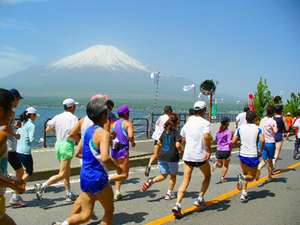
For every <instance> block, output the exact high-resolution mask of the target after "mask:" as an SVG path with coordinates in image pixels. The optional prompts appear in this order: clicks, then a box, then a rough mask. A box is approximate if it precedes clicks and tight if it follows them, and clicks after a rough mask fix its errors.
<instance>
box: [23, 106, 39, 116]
mask: <svg viewBox="0 0 300 225" xmlns="http://www.w3.org/2000/svg"><path fill="white" fill-rule="evenodd" d="M28 114H36V115H37V116H38V117H39V116H40V114H38V113H37V110H36V108H34V107H28V108H27V109H26V115H28Z"/></svg>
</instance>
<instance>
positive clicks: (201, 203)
mask: <svg viewBox="0 0 300 225" xmlns="http://www.w3.org/2000/svg"><path fill="white" fill-rule="evenodd" d="M194 206H197V207H200V208H201V209H204V208H205V207H206V205H205V201H204V199H203V198H202V199H200V198H197V199H196V200H195V201H194Z"/></svg>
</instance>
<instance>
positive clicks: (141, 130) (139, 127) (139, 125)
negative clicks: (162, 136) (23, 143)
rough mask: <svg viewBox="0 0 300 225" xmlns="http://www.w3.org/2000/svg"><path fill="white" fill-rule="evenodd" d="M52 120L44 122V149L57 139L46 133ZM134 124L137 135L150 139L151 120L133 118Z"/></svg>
mask: <svg viewBox="0 0 300 225" xmlns="http://www.w3.org/2000/svg"><path fill="white" fill-rule="evenodd" d="M49 120H51V118H48V119H47V120H46V121H45V122H44V126H43V127H44V130H43V138H44V142H43V147H44V148H47V147H48V145H47V140H48V139H49V138H55V135H54V134H53V132H51V133H50V134H49V133H46V128H47V122H48V121H49ZM132 123H133V126H134V128H135V132H134V133H135V135H140V134H145V135H146V137H147V138H150V129H149V128H150V127H149V120H148V119H147V118H133V119H132Z"/></svg>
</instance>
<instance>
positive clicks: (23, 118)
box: [20, 111, 30, 123]
mask: <svg viewBox="0 0 300 225" xmlns="http://www.w3.org/2000/svg"><path fill="white" fill-rule="evenodd" d="M29 117H30V116H29V115H28V114H27V111H24V112H23V113H22V114H21V115H20V120H21V122H22V123H23V122H26V121H27V120H28V119H29Z"/></svg>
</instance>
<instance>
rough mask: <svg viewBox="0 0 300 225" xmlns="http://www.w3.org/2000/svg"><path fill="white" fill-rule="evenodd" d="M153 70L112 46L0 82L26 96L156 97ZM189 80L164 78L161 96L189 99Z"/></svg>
mask: <svg viewBox="0 0 300 225" xmlns="http://www.w3.org/2000/svg"><path fill="white" fill-rule="evenodd" d="M150 73H151V70H150V69H149V68H148V67H147V66H145V65H144V64H142V63H141V62H139V61H138V60H136V59H134V58H132V57H130V56H128V55H127V54H125V53H124V52H122V51H121V50H119V49H117V48H116V47H113V46H107V45H95V46H92V47H89V48H87V49H85V50H83V51H80V52H78V53H75V54H73V55H70V56H67V57H64V58H62V59H59V60H58V61H55V62H53V63H50V64H49V65H46V66H38V67H32V68H29V69H27V70H24V71H21V72H18V73H15V74H12V75H9V76H6V77H4V78H2V79H0V84H1V87H4V88H13V87H14V88H18V89H20V91H22V93H23V95H25V96H39V97H65V96H72V97H88V96H91V95H92V94H95V93H99V92H100V93H105V94H109V95H111V96H113V97H115V98H116V97H118V98H150V97H152V96H153V89H154V85H153V80H151V78H150ZM190 82H191V81H190V80H187V79H185V78H180V77H171V76H162V77H161V79H160V85H159V86H160V94H161V96H162V97H166V98H178V97H184V96H190V94H189V93H183V92H182V86H183V85H184V84H188V83H190Z"/></svg>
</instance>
